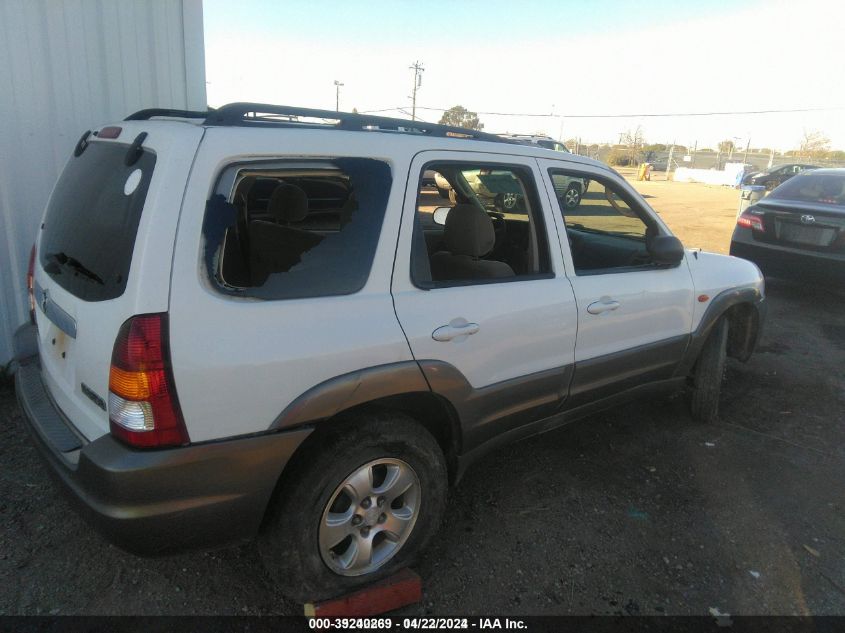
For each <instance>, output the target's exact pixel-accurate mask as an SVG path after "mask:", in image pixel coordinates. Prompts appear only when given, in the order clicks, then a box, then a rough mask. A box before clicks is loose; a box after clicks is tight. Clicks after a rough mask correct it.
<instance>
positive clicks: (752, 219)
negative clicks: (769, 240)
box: [736, 212, 765, 231]
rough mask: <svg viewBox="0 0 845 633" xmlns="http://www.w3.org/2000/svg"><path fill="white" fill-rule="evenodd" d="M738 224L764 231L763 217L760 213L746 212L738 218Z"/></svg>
mask: <svg viewBox="0 0 845 633" xmlns="http://www.w3.org/2000/svg"><path fill="white" fill-rule="evenodd" d="M736 223H737V226H744V227H745V228H747V229H752V230H754V231H764V230H765V229H764V228H763V218H761V217H760V216H759V215H754V214H752V213H748V212H745V213H743V214H742V215H740V216H739V217H738V218H737V219H736Z"/></svg>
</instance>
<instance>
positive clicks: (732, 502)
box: [0, 181, 845, 615]
mask: <svg viewBox="0 0 845 633" xmlns="http://www.w3.org/2000/svg"><path fill="white" fill-rule="evenodd" d="M636 186H637V188H638V189H639V190H640V191H642V192H644V193H646V194H647V195H650V196H653V197H652V198H650V199H649V202H651V203H652V205H653V206H654V208H655V209H657V210H658V211H660V212H661V214H662V216H663V217H664V218H665V219H666V221H667V223H668V224H669V225H670V226H671V227H672V229H673V230H675V231H677V233H678V234H679V235H680V237H681V238H682V240H683V241H684V243H685V244H686V245H688V246H694V245H700V246H704V247H706V248H709V249H711V250H716V251H720V252H724V251H725V250H726V248H727V244H728V240H729V237H730V231H731V228H732V225H733V217H734V215H735V206H736V202H737V200H736V198H737V192H736V191H735V190H730V189H722V188H718V187H707V186H705V185H688V184H680V183H679V184H675V183H666V182H660V181H652V182H650V183H637V184H636ZM844 305H845V295H843V294H842V293H839V294H836V293H832V292H830V291H826V290H815V289H811V288H806V287H801V286H799V285H792V284H786V283H783V282H781V283H770V285H769V320H768V324H767V328H766V331H765V334H764V337H763V340H762V342H761V344H760V346H759V348H758V350H757V353H756V354H755V356H754V357H753V358H752V359H751V361H750V362H749V363H747V364H739V363H733V362H732V363H731V364H730V365H729V368H728V371H727V379H726V383H725V386H724V391H723V403H722V415H721V420H720V421H719V422H718V423H715V424H713V425H700V424H696V423H694V422H692V420H691V419H690V417H689V414H688V412H687V409H686V406H685V402H684V399H683V398H682V397H678V396H675V397H664V398H659V399H654V400H650V401H649V400H646V401H640V402H636V403H633V404H630V405H628V406H626V407H624V408H622V409H618V410H615V411H609V412H607V413H603V414H599V415H595V416H593V417H591V418H587V419H584V420H581V421H579V422H576V423H573V424H571V425H569V426H567V427H564V428H562V429H559V430H557V431H554V432H552V433H548V434H546V435H543V436H540V437H536V438H533V439H529V440H526V441H523V442H520V443H518V444H516V445H514V446H511V447H508V448H506V449H503V450H500V451H498V452H496V453H493V454H491V455H489V456H488V457H486V458H485V459H483V460H482V461H480V462H479V463H478V464H477V465H476V466H474V467H473V468H472V469H471V470H470V471H469V472H468V473H467V475H466V477H465V478H464V480H463V481H462V482H461V483H460V485H459V486H458V487H457V488H456V489H454V490H452V491H451V494H450V499H449V502H448V507H447V513H446V518H445V521H444V524H443V527H442V529H441V531H440V533H439V536H438V538H437V540H436V541H435V543H434V544H433V546H432V547H431V548H430V549H429V550H428V551H427V552H426V553H425V554H424V556H423V557H422V559H421V561H420V563H419V565H418V566H417V570H418V571H419V573H420V574H421V576H422V578H423V581H424V594H425V595H424V601H423V603H422V604H420V605H417V606H414V607H410V608H408V609H406V613H408V614H423V613H434V614H490V613H491V612H493V613H496V614H511V613H513V614H613V613H621V614H632V615H633V614H702V615H705V614H707V613H708V612H709V609H711V608H718V609H719V610H720V611H721V612H722V613H731V614H840V615H843V614H845V495H844V494H843V486H842V482H843V481H845V413H843V412H845V371H843V367H845V310H843V306H844ZM300 609H301V607H299V606H297V605H294V604H291V603H289V602H287V601H285V600H284V599H283V598H281V597H280V596H279V595H277V593H276V591H275V590H274V588H273V586H272V584H271V582H270V581H269V579H268V577H267V576H266V574H265V573H264V572H263V571H262V568H261V565H260V562H259V560H258V557H257V555H256V552H255V549H254V548H253V547H252V546H244V547H241V548H236V549H232V550H225V551H219V552H204V553H188V554H183V555H180V556H175V557H171V558H164V559H141V558H136V557H134V556H132V555H129V554H126V553H124V552H122V551H120V550H118V549H116V548H114V547H112V546H111V545H108V544H107V543H106V542H105V541H104V540H103V539H102V538H101V537H100V536H99V535H98V534H97V533H95V532H93V531H92V530H91V529H90V528H89V527H88V526H87V525H86V524H85V523H84V522H83V521H82V520H81V519H80V518H79V517H78V516H77V515H76V514H75V513H74V512H73V511H72V510H71V508H70V506H69V505H68V503H67V502H66V501H65V499H64V497H63V496H62V495H61V494H60V493H59V491H58V489H57V487H56V485H55V484H54V482H53V481H52V479H51V478H50V477H49V476H48V474H47V471H46V468H45V466H44V465H43V464H42V462H41V461H40V459H39V456H38V454H37V452H36V450H35V448H34V447H33V446H32V444H31V442H30V440H29V438H28V436H27V435H26V432H25V430H24V428H23V422H22V420H21V418H20V413H19V411H18V409H17V406H16V404H15V401H14V393H13V390H12V388H11V385H9V384H8V383H6V384H3V385H2V386H0V614H6V615H9V614H146V615H151V614H235V615H240V614H271V613H272V614H289V613H300V612H301V611H300Z"/></svg>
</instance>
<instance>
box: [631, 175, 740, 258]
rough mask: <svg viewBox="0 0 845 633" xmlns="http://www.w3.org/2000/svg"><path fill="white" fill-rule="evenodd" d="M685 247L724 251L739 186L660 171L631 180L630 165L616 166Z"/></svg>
mask: <svg viewBox="0 0 845 633" xmlns="http://www.w3.org/2000/svg"><path fill="white" fill-rule="evenodd" d="M620 173H622V174H623V175H624V176H625V177H626V178H627V179H628V181H629V182H630V183H631V184H632V185H633V186H634V189H636V190H637V191H639V192H640V193H641V194H642V195H643V196H644V197H645V198H646V200H647V201H648V203H649V204H650V205H651V206H652V208H653V209H654V210H655V211H657V212H658V213H659V214H660V217H661V218H663V221H664V222H666V224H668V225H669V228H670V229H672V232H673V233H675V235H676V236H677V237H678V238H679V239H680V240H681V242H683V243H684V246H687V247H689V248H701V249H703V250H705V251H711V252H713V253H725V254H727V252H728V247H729V246H730V242H731V233H732V232H733V228H734V226H735V225H736V213H737V210H738V208H739V190H737V189H732V188H730V187H721V186H718V185H705V184H701V183H693V182H689V183H687V182H673V181H671V180H668V181H667V180H666V177H665V175H664V174H663V173H662V172H658V173H656V174H654V175H653V176H652V179H651V180H650V181H641V182H638V181H636V180H635V170H634V169H622V170H620Z"/></svg>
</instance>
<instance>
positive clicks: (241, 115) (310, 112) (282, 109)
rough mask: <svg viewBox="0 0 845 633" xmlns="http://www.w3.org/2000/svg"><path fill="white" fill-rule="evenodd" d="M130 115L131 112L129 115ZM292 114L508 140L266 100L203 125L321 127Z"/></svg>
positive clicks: (223, 112)
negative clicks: (302, 120)
mask: <svg viewBox="0 0 845 633" xmlns="http://www.w3.org/2000/svg"><path fill="white" fill-rule="evenodd" d="M268 115H276V116H280V117H290V119H288V120H284V119H274V118H272V116H268ZM133 116H134V115H133ZM296 117H304V118H309V119H325V120H327V121H337V123H335V124H334V125H333V126H332V125H329V124H327V127H334V128H335V129H339V130H347V131H370V130H372V129H373V128H376V129H377V130H381V131H396V132H398V131H405V132H408V133H412V134H413V133H415V134H423V135H426V136H444V137H451V138H468V139H474V140H479V141H491V142H494V143H512V142H513V141H511V140H509V139H505V138H502V137H500V136H497V135H495V134H490V133H488V132H480V131H478V130H470V129H467V128H462V127H453V126H450V125H441V124H439V123H426V122H424V121H409V120H407V119H396V118H392V117H382V116H371V115H366V114H356V113H353V112H337V111H335V110H317V109H313V108H297V107H292V106H282V105H270V104H266V103H230V104H228V105H224V106H222V107H220V108H217V109H216V110H213V111H209V112H208V116H207V117H206V119H205V125H210V126H243V127H248V126H261V127H268V126H269V127H322V126H321V125H320V124H310V123H305V122H297V121H296V119H295V118H296Z"/></svg>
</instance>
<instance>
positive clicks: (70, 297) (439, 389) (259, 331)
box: [16, 104, 764, 600]
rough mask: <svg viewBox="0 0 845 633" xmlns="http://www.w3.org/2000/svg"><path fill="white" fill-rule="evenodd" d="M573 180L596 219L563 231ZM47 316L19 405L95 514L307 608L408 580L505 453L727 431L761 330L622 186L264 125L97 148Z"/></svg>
mask: <svg viewBox="0 0 845 633" xmlns="http://www.w3.org/2000/svg"><path fill="white" fill-rule="evenodd" d="M426 170H432V171H436V172H438V173H440V174H443V175H444V176H445V177H446V178H447V179H448V180H449V182H451V183H453V184H455V187H456V195H455V200H454V202H452V203H451V204H450V206H448V207H440V209H439V210H438V209H437V205H438V204H442V202H443V201H442V199H441V198H439V196H437V195H436V194H435V193H434V191H431V188H430V187H428V186H426V187H423V186H422V182H421V181H422V178H423V175H424V174H425V172H426ZM479 174H482V175H483V176H484V177H487V176H489V178H487V182H486V185H485V186H487V187H492V188H494V189H495V188H499V189H500V190H502V191H511V192H516V193H518V194H519V195H520V196H521V198H520V199H521V201H522V203H521V205H520V207H519V208H518V209H512V210H510V211H509V212H507V213H504V212H499V211H495V210H492V211H491V210H488V209H487V208H485V205H484V204H483V202H482V201H481V200H479V197H478V195H477V193H476V192H475V191H474V190H473V188H472V187H471V186H469V184H468V183H469V180H471V179H472V178H473V177H475V178H481V176H479ZM558 178H580V179H589V180H590V182H591V183H592V184H591V193H592V194H594V195H591V196H590V197H589V199H586V198H585V199H584V200H583V201H582V204H581V205H580V206H579V207H578V208H577V209H575V210H565V209H562V208H561V206H560V204H559V200H558V199H557V196H556V195H555V190H556V186H555V182H556V179H558ZM435 210H438V213H437V214H435ZM435 216H436V219H435ZM29 287H30V292H31V299H32V306H31V307H32V323H31V324H27V325H25V326H23V327H22V328H21V330H19V332H18V334H17V337H16V339H17V343H18V344H17V360H18V363H19V369H18V372H17V376H16V384H17V394H18V399H19V402H20V404H21V407H22V409H23V411H24V412H25V414H26V416H25V417H26V418H27V420H28V421H29V427H30V429H31V431H32V435H33V437H34V440H35V442H36V444H37V445H38V446H39V447H40V448H41V450H42V452H43V454H44V455H45V457H46V459H47V461H48V462H49V463H50V465H51V466H52V468H53V469H54V470H55V471H56V473H57V474H58V476H59V478H60V479H61V480H62V481H63V482H64V484H65V487H66V488H67V490H68V491H69V492H70V494H71V496H72V497H74V498H75V499H76V500H77V501H79V502H80V506H81V507H82V508H83V510H84V512H85V514H87V515H88V516H89V517H90V519H91V520H92V521H93V522H94V523H95V524H96V525H97V526H99V527H100V528H101V529H102V530H103V531H104V532H105V533H106V534H107V535H108V536H109V537H110V538H111V539H112V540H114V541H115V542H116V543H118V544H120V545H121V546H123V547H125V548H126V549H128V550H130V551H133V552H138V553H144V554H154V553H160V552H164V551H173V550H179V549H184V548H188V547H210V546H218V545H222V544H228V543H233V542H239V541H245V540H249V539H253V538H255V537H257V539H258V545H259V548H260V551H261V553H262V556H263V560H264V562H265V565H266V567H267V569H268V571H269V572H270V573H271V574H272V575H273V577H274V578H276V579H277V580H278V582H279V584H280V587H281V589H282V590H283V592H285V593H287V594H288V595H290V596H292V597H295V598H299V599H312V600H313V599H320V598H325V597H327V596H331V595H334V594H339V593H342V592H344V591H346V590H348V589H350V588H352V587H354V586H357V585H359V584H362V583H365V582H368V581H371V580H373V579H375V578H378V577H381V576H384V575H387V574H389V573H391V572H393V571H395V570H396V569H397V568H399V567H401V566H403V565H406V564H408V563H409V561H411V560H412V558H413V557H414V556H415V555H416V554H417V553H418V552H419V551H420V549H421V548H422V547H423V546H424V545H425V544H426V542H427V541H428V540H429V539H430V538H431V537H432V535H433V534H434V533H435V532H436V530H437V528H438V524H439V523H440V519H441V515H442V513H443V509H444V504H445V498H446V491H447V485H448V484H449V483H450V482H452V483H454V482H456V481H457V480H458V479H459V478H460V476H461V474H462V472H463V471H464V469H465V468H466V467H467V465H468V464H470V462H472V461H473V460H474V459H476V458H477V457H478V456H479V455H482V454H483V453H485V452H487V451H489V450H490V449H492V448H494V447H496V446H501V445H502V444H504V443H510V442H513V441H514V440H516V439H519V438H522V437H525V436H528V435H531V434H536V433H540V432H543V431H548V430H550V429H553V428H555V427H558V426H560V425H562V424H565V423H567V422H570V421H572V420H575V419H577V418H579V417H581V416H583V415H586V414H589V413H591V412H594V411H596V410H598V409H601V408H603V407H608V406H611V405H615V404H618V403H620V402H622V401H624V400H627V399H629V398H631V397H634V396H638V395H642V394H645V393H649V394H651V393H654V391H655V390H661V389H686V390H687V391H688V392H689V395H690V402H691V406H692V414H693V416H694V417H695V418H697V419H699V420H702V421H707V420H712V419H713V418H714V417H715V416H716V413H717V406H718V395H719V387H720V382H721V378H722V368H723V364H724V360H725V355H726V354H728V355H731V356H735V357H738V358H740V359H741V360H745V359H747V358H748V357H749V356H750V354H751V352H752V350H753V348H754V345H755V342H756V340H757V337H758V332H759V331H760V327H761V323H762V315H763V310H762V308H763V306H764V302H763V280H762V277H761V275H760V272H759V271H758V269H757V268H756V267H755V266H754V265H753V264H751V263H749V262H746V261H743V260H740V259H735V258H732V257H726V256H721V255H713V254H709V253H702V252H699V251H685V250H684V249H683V247H682V246H681V244H680V242H679V241H678V240H677V239H676V238H675V237H673V236H672V234H671V233H670V231H669V229H668V228H667V227H666V226H665V225H664V224H663V222H662V221H661V220H660V218H659V216H658V215H657V214H656V213H655V212H654V211H653V210H652V209H651V208H650V207H649V206H648V204H647V203H646V202H645V201H644V200H643V199H642V198H641V197H640V196H639V195H638V194H637V193H636V192H635V191H634V190H633V189H632V188H631V187H630V186H629V185H628V184H627V183H626V182H625V181H624V180H623V179H622V178H621V177H620V176H619V175H618V174H616V173H615V172H614V171H612V170H611V169H609V168H608V167H606V166H605V165H603V164H601V163H598V162H595V161H592V160H589V159H585V158H581V157H578V156H573V155H571V154H564V153H560V152H553V151H549V150H544V149H542V148H538V147H535V146H529V145H524V144H516V143H512V142H509V141H507V140H505V139H502V138H499V137H496V136H492V135H488V134H484V133H480V132H472V131H468V130H462V129H455V128H448V127H444V126H437V125H429V124H427V123H421V122H409V121H401V120H394V119H384V118H375V117H367V116H361V115H355V114H343V113H336V112H324V111H312V110H304V109H297V108H286V107H279V106H269V105H259V104H232V105H228V106H225V107H223V108H220V109H218V110H215V111H210V112H207V113H191V112H173V111H158V110H151V111H142V112H139V113H136V114H134V115H132V116H130V117H129V118H128V119H126V120H125V121H123V122H120V123H117V124H115V125H110V126H107V127H103V128H101V129H99V130H96V131H94V132H92V133H86V134H85V135H84V136H83V138H82V139H81V140H80V141H79V143H78V145H77V146H76V149H75V151H74V154H73V156H72V157H71V158H70V160H69V162H68V164H67V166H66V168H65V170H64V173H63V174H62V176H61V178H60V179H59V181H58V184H57V185H56V186H55V189H54V190H53V193H52V196H51V198H50V202H49V204H48V207H47V209H46V212H45V215H44V219H43V223H42V224H41V228H40V231H39V235H38V239H37V241H36V244H35V246H34V248H33V258H32V265H31V267H30V276H29ZM516 450H518V449H516Z"/></svg>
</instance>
